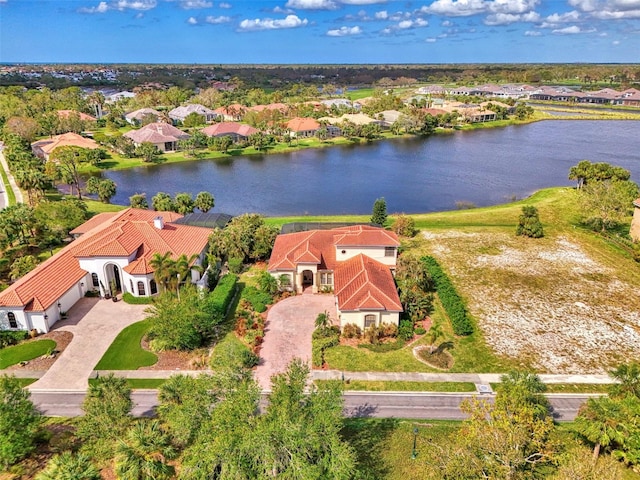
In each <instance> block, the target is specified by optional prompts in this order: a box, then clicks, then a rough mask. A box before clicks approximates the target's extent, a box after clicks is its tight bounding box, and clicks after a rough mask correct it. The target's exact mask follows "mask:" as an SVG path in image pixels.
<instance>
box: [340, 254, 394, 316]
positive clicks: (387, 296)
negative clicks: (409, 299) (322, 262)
mask: <svg viewBox="0 0 640 480" xmlns="http://www.w3.org/2000/svg"><path fill="white" fill-rule="evenodd" d="M334 291H335V295H336V297H337V299H338V309H340V310H341V311H354V310H386V311H391V312H401V311H402V305H401V304H400V298H399V297H398V291H397V289H396V284H395V282H394V280H393V276H392V275H391V270H389V267H388V266H386V265H384V264H382V263H380V262H378V261H376V260H374V259H373V258H370V257H368V256H366V255H364V254H359V255H356V256H355V257H353V258H350V259H349V260H347V261H345V262H342V263H341V264H340V265H338V266H337V267H336V269H335V270H334Z"/></svg>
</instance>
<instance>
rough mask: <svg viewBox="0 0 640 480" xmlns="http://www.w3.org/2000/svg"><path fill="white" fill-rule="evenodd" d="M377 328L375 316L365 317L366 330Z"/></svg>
mask: <svg viewBox="0 0 640 480" xmlns="http://www.w3.org/2000/svg"><path fill="white" fill-rule="evenodd" d="M375 326H376V316H375V315H365V316H364V328H369V327H375Z"/></svg>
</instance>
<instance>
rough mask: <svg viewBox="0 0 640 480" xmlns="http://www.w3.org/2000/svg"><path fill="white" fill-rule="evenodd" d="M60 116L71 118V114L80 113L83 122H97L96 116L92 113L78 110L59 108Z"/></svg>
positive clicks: (79, 116)
mask: <svg viewBox="0 0 640 480" xmlns="http://www.w3.org/2000/svg"><path fill="white" fill-rule="evenodd" d="M57 114H58V117H60V118H69V117H70V116H71V115H78V118H79V119H80V120H82V121H83V122H95V121H96V117H92V116H91V115H87V114H86V113H83V112H76V111H75V110H58V111H57Z"/></svg>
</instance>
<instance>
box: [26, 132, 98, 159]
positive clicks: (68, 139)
mask: <svg viewBox="0 0 640 480" xmlns="http://www.w3.org/2000/svg"><path fill="white" fill-rule="evenodd" d="M58 147H79V148H88V149H90V150H95V149H96V148H100V145H99V144H98V143H97V142H96V141H95V140H92V139H90V138H85V137H83V136H82V135H78V134H77V133H73V132H67V133H63V134H62V135H54V136H53V137H51V138H45V139H43V140H38V141H37V142H33V143H32V144H31V150H33V153H34V154H35V155H36V156H38V157H40V158H44V159H45V160H49V155H51V152H53V151H54V150H55V149H56V148H58Z"/></svg>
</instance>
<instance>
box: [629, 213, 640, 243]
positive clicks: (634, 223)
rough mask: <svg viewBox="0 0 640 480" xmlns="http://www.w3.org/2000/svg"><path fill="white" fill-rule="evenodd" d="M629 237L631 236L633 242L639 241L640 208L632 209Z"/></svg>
mask: <svg viewBox="0 0 640 480" xmlns="http://www.w3.org/2000/svg"><path fill="white" fill-rule="evenodd" d="M629 235H631V238H633V240H634V241H636V242H638V241H640V208H638V207H635V208H634V209H633V220H631V230H630V231H629Z"/></svg>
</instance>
